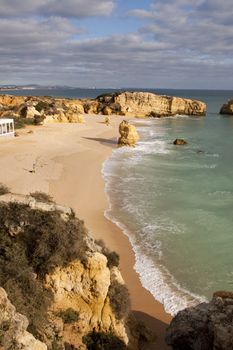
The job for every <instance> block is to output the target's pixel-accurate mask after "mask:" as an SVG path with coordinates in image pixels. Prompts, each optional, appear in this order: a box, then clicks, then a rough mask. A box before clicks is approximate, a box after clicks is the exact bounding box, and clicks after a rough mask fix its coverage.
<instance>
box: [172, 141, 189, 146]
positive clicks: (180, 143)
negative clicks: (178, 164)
mask: <svg viewBox="0 0 233 350" xmlns="http://www.w3.org/2000/svg"><path fill="white" fill-rule="evenodd" d="M187 143H188V142H187V141H185V140H183V139H176V140H175V141H174V142H173V145H178V146H182V145H187Z"/></svg>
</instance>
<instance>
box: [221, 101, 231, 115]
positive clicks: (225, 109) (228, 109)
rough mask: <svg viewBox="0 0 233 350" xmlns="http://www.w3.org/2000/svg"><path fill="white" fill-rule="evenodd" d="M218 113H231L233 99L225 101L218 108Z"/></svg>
mask: <svg viewBox="0 0 233 350" xmlns="http://www.w3.org/2000/svg"><path fill="white" fill-rule="evenodd" d="M219 113H220V114H231V115H232V114H233V100H229V101H227V103H224V105H223V106H222V107H221V109H220V112H219Z"/></svg>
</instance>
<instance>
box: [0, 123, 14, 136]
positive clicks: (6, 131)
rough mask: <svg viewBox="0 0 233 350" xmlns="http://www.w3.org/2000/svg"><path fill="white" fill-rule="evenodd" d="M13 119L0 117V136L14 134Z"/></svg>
mask: <svg viewBox="0 0 233 350" xmlns="http://www.w3.org/2000/svg"><path fill="white" fill-rule="evenodd" d="M14 133H15V130H14V119H10V118H2V119H1V118H0V137H1V136H9V135H11V136H14Z"/></svg>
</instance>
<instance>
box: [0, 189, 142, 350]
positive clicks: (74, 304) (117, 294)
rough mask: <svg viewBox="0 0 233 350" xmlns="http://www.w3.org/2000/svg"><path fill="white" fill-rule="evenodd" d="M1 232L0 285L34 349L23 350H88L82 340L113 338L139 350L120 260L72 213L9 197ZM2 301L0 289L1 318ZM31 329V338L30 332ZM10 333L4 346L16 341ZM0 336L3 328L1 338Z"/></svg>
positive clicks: (2, 204)
mask: <svg viewBox="0 0 233 350" xmlns="http://www.w3.org/2000/svg"><path fill="white" fill-rule="evenodd" d="M37 196H38V193H37ZM40 198H43V196H42V195H41V194H40ZM44 198H46V196H45V195H44ZM0 229H1V259H0V285H1V286H2V287H3V288H4V289H5V290H6V291H7V294H8V297H9V300H10V301H11V303H13V304H14V305H15V307H16V308H17V311H18V312H20V313H21V314H24V315H25V316H26V317H27V318H28V320H29V321H27V319H26V317H25V316H22V317H21V315H20V317H21V318H20V319H21V321H22V320H23V321H22V325H23V326H20V327H21V328H20V329H23V330H24V331H25V332H24V333H20V334H23V335H22V337H21V338H20V341H21V343H22V344H24V343H25V344H28V343H29V341H30V342H31V343H30V344H32V345H30V346H31V347H30V346H29V347H23V346H22V349H25V350H29V349H30V350H45V349H47V348H48V350H53V349H61V350H65V349H80V350H86V345H85V341H84V339H85V337H86V336H87V335H90V334H94V335H95V336H97V337H98V334H105V337H108V334H109V337H112V336H114V337H115V338H114V339H116V341H120V342H121V343H122V344H125V345H126V344H127V345H128V346H129V349H137V342H138V339H137V337H135V336H132V332H131V331H130V329H129V327H128V317H129V311H130V302H129V294H128V291H127V288H126V286H125V284H124V281H123V279H122V276H121V274H120V271H119V270H118V268H117V266H118V264H119V257H118V256H117V254H116V253H114V252H110V251H109V250H108V249H107V248H106V247H105V246H104V245H103V244H102V243H101V244H98V243H96V242H95V241H94V240H93V239H92V238H91V237H90V236H89V235H88V233H87V230H86V229H85V227H84V224H83V222H82V221H80V220H79V219H77V218H76V217H75V215H74V212H73V211H72V210H71V209H70V208H66V207H62V206H60V205H57V204H55V203H52V202H49V203H44V202H42V201H38V200H36V199H35V197H32V196H23V195H19V194H12V193H7V194H4V195H2V196H0ZM9 271H10V274H9V275H8V273H9ZM3 296H4V298H5V295H4V294H3ZM4 298H3V299H4ZM3 299H1V290H0V311H1V312H0V313H2V309H3V310H4V308H5V306H4V305H5V304H4V302H5V301H4V300H5V299H4V300H3ZM3 301H4V302H3ZM14 310H15V309H14ZM14 312H15V311H14ZM3 316H4V314H3ZM1 317H2V315H0V326H1ZM4 317H5V316H4ZM17 317H18V316H17ZM3 322H5V318H4V319H3ZM28 324H29V329H30V331H31V332H32V334H33V335H31V334H30V333H27V332H26V328H27V326H28ZM4 325H5V323H4ZM4 327H5V326H4ZM14 327H16V326H14ZM4 329H5V328H4ZM12 329H13V328H11V332H9V333H7V334H8V336H7V338H6V335H5V333H4V346H5V344H8V343H7V341H8V342H9V344H10V342H14V341H15V338H14V337H15V335H14V334H13V333H12V332H13V331H12ZM15 332H16V333H15V334H16V335H17V334H18V333H17V327H16V330H15ZM1 335H2V334H1V327H0V341H1V339H2V337H1ZM33 336H35V337H36V339H39V340H40V341H41V342H42V343H40V342H38V343H37V340H36V339H35V338H33ZM139 336H140V335H138V337H139ZM17 342H19V340H18V338H17ZM33 342H34V343H35V345H34V343H33ZM45 344H46V345H45ZM25 346H26V345H25ZM36 346H37V347H36ZM40 346H41V347H40ZM13 348H14V347H13ZM13 348H12V349H13ZM0 349H1V346H0ZM8 349H9V350H10V347H7V346H6V347H4V350H8ZM14 349H15V350H18V348H17V347H15V348H14ZM19 349H21V348H19Z"/></svg>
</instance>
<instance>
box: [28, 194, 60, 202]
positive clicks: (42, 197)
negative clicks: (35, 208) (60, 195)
mask: <svg viewBox="0 0 233 350" xmlns="http://www.w3.org/2000/svg"><path fill="white" fill-rule="evenodd" d="M30 196H31V197H33V198H35V199H36V200H37V201H38V202H43V203H47V204H50V203H54V201H53V197H51V196H50V195H49V194H47V193H44V192H40V191H36V192H32V193H30Z"/></svg>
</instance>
